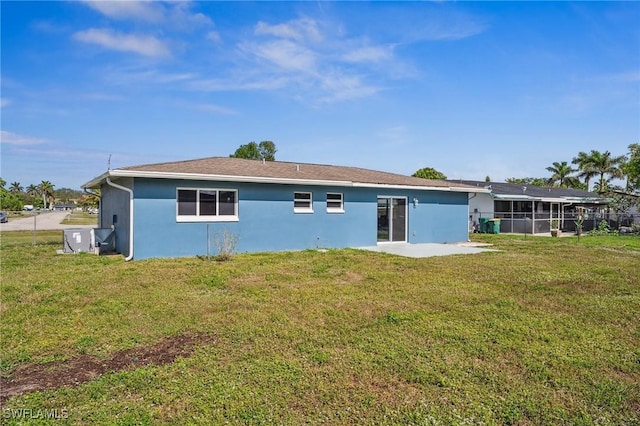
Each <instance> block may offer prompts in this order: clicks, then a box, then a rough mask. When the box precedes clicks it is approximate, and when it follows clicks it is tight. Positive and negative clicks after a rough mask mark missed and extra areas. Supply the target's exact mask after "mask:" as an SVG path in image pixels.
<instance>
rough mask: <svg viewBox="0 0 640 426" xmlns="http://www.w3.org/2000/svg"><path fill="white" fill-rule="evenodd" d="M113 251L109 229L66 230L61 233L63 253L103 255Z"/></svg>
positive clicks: (113, 246) (113, 233)
mask: <svg viewBox="0 0 640 426" xmlns="http://www.w3.org/2000/svg"><path fill="white" fill-rule="evenodd" d="M114 250H115V231H114V230H113V229H111V228H95V229H93V228H67V229H65V230H63V231H62V252H63V253H95V254H100V253H105V252H111V251H114Z"/></svg>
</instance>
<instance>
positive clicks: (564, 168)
mask: <svg viewBox="0 0 640 426" xmlns="http://www.w3.org/2000/svg"><path fill="white" fill-rule="evenodd" d="M547 171H549V172H551V173H552V175H551V177H550V178H549V179H548V181H547V182H548V183H549V185H552V186H553V185H555V184H556V182H557V183H558V186H559V187H565V188H571V187H574V186H576V185H577V184H578V183H579V182H578V179H577V178H576V177H575V176H569V175H570V174H571V173H573V172H576V171H577V170H576V169H574V168H573V167H571V166H570V165H569V164H567V162H566V161H563V162H562V163H559V162H557V161H555V162H554V163H553V165H552V166H550V167H547Z"/></svg>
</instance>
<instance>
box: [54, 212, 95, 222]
mask: <svg viewBox="0 0 640 426" xmlns="http://www.w3.org/2000/svg"><path fill="white" fill-rule="evenodd" d="M62 224H63V225H97V224H98V215H96V214H91V213H87V212H76V211H74V212H71V213H69V214H68V215H67V217H65V218H64V220H63V221H62Z"/></svg>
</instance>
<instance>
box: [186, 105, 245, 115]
mask: <svg viewBox="0 0 640 426" xmlns="http://www.w3.org/2000/svg"><path fill="white" fill-rule="evenodd" d="M194 108H195V109H198V110H200V111H205V112H213V113H215V114H222V115H236V114H237V113H238V112H237V111H234V110H232V109H230V108H225V107H222V106H219V105H214V104H197V105H194Z"/></svg>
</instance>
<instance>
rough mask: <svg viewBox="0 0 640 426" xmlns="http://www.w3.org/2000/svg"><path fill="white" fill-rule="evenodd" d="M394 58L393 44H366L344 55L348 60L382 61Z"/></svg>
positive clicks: (343, 57) (344, 58) (345, 59)
mask: <svg viewBox="0 0 640 426" xmlns="http://www.w3.org/2000/svg"><path fill="white" fill-rule="evenodd" d="M392 58H393V46H365V47H360V48H357V49H353V50H351V51H348V52H346V53H344V54H343V55H342V59H343V60H344V61H347V62H381V61H385V60H389V59H392Z"/></svg>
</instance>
